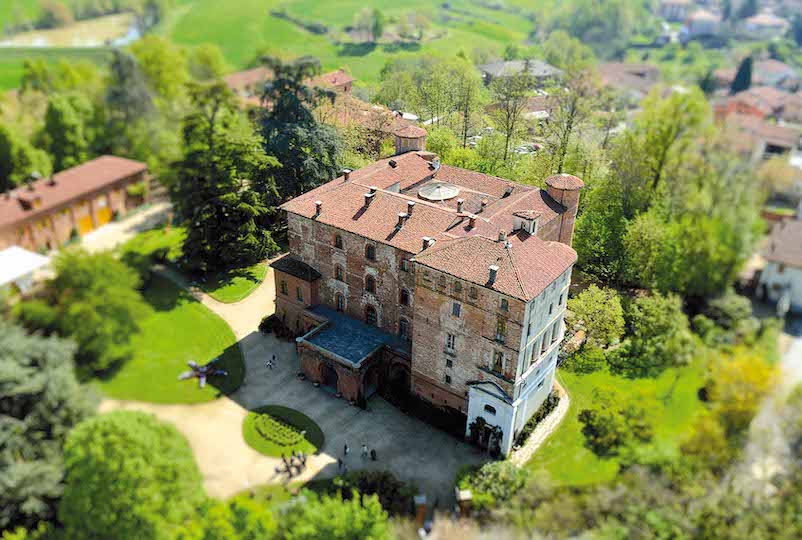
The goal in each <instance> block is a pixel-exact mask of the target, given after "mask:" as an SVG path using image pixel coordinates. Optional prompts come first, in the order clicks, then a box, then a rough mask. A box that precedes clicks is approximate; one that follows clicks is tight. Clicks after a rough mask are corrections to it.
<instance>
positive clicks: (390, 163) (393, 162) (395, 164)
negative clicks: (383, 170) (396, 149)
mask: <svg viewBox="0 0 802 540" xmlns="http://www.w3.org/2000/svg"><path fill="white" fill-rule="evenodd" d="M388 164H389V165H390V168H391V169H395V168H396V167H398V162H397V161H396V160H394V159H391V160H390V161H389V162H388Z"/></svg>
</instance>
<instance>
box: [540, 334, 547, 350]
mask: <svg viewBox="0 0 802 540" xmlns="http://www.w3.org/2000/svg"><path fill="white" fill-rule="evenodd" d="M548 348H549V339H548V336H547V335H546V333H545V332H544V333H543V341H542V342H541V345H540V354H543V353H544V352H546V349H548Z"/></svg>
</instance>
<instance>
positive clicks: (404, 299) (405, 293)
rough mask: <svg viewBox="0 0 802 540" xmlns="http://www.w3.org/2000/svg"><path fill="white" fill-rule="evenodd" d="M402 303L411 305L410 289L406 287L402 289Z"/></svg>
mask: <svg viewBox="0 0 802 540" xmlns="http://www.w3.org/2000/svg"><path fill="white" fill-rule="evenodd" d="M400 300H401V305H402V306H408V305H409V291H408V290H406V289H401V298H400Z"/></svg>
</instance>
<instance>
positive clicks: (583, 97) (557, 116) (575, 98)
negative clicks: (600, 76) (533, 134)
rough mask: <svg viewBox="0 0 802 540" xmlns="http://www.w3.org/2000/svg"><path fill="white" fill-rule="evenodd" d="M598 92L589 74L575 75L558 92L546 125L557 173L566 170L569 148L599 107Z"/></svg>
mask: <svg viewBox="0 0 802 540" xmlns="http://www.w3.org/2000/svg"><path fill="white" fill-rule="evenodd" d="M596 95H597V91H596V89H595V88H594V84H593V83H592V81H591V79H590V75H589V74H588V73H580V74H576V75H575V76H574V77H573V78H572V79H571V80H570V81H569V82H568V84H567V85H566V88H565V89H563V90H562V91H559V92H557V93H555V95H554V98H553V99H554V100H555V106H554V111H553V112H552V115H551V118H549V122H548V123H547V124H546V125H545V127H544V132H545V135H546V138H547V141H548V142H549V143H550V145H551V146H552V147H553V148H554V154H555V155H556V160H555V164H554V172H555V173H557V174H559V173H562V172H564V165H565V159H566V155H567V154H568V148H569V146H570V145H571V143H572V141H573V139H574V137H575V133H576V132H577V131H579V130H581V129H582V127H583V126H584V124H585V123H586V122H587V121H588V120H589V119H590V116H591V114H593V112H594V111H596V110H597V103H596V100H595V96H596Z"/></svg>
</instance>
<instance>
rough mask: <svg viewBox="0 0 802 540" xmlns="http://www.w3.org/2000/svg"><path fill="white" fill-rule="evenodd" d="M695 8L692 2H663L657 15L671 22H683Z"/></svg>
mask: <svg viewBox="0 0 802 540" xmlns="http://www.w3.org/2000/svg"><path fill="white" fill-rule="evenodd" d="M691 7H693V2H691V0H661V1H660V5H659V6H658V8H657V14H658V15H659V16H660V17H662V18H664V19H665V20H667V21H669V22H682V21H684V20H685V18H686V17H687V16H688V12H689V11H690V9H691Z"/></svg>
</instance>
